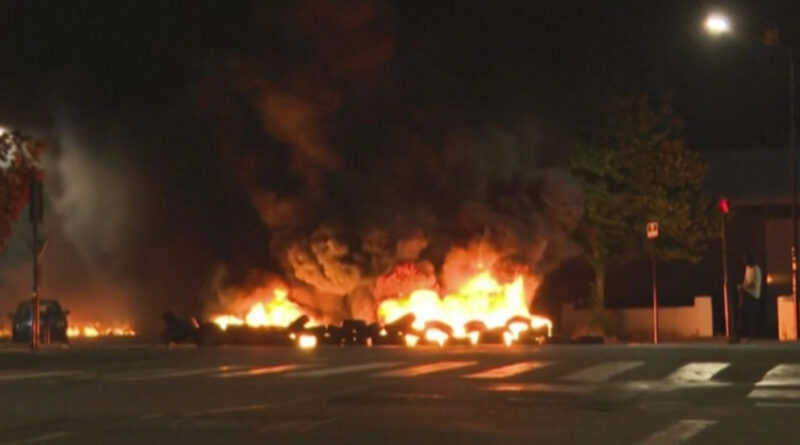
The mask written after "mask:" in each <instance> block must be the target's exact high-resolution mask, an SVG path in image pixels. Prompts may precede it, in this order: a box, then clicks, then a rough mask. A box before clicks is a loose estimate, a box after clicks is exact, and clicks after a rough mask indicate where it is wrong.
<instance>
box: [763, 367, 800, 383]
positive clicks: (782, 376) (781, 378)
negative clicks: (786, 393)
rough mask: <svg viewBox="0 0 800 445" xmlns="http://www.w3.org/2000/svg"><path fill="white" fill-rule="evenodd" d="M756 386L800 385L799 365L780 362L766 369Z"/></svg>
mask: <svg viewBox="0 0 800 445" xmlns="http://www.w3.org/2000/svg"><path fill="white" fill-rule="evenodd" d="M756 386H800V365H797V364H786V363H781V364H780V365H777V366H775V367H774V368H772V369H770V370H769V371H767V373H766V374H764V377H762V378H761V380H760V381H759V382H758V383H756Z"/></svg>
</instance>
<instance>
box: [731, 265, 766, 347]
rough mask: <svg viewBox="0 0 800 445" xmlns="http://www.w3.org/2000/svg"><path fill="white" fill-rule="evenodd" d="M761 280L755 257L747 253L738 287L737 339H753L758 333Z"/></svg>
mask: <svg viewBox="0 0 800 445" xmlns="http://www.w3.org/2000/svg"><path fill="white" fill-rule="evenodd" d="M761 280H762V275H761V268H760V267H758V264H756V256H755V255H753V254H752V253H748V254H747V255H745V268H744V281H742V284H740V285H739V286H738V289H739V314H738V315H739V316H738V317H737V318H738V319H737V321H736V327H737V329H736V334H737V336H738V337H739V338H741V337H750V338H753V337H755V336H756V335H757V333H758V318H759V307H760V301H761V300H760V298H761Z"/></svg>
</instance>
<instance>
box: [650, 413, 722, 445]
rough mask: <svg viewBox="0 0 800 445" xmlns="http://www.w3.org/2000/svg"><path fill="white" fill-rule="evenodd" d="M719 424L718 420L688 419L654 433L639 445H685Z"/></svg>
mask: <svg viewBox="0 0 800 445" xmlns="http://www.w3.org/2000/svg"><path fill="white" fill-rule="evenodd" d="M715 423H717V421H716V420H700V419H686V420H681V421H680V422H678V423H676V424H674V425H672V426H670V427H669V428H667V429H664V430H661V431H659V432H657V433H654V434H653V435H652V436H650V437H648V438H647V439H645V440H643V441H641V442H639V445H672V444H678V443H684V442H686V441H688V440H689V439H691V438H692V437H694V436H696V435H698V434H700V433H701V432H702V431H703V430H705V429H706V428H708V427H710V426H711V425H714V424H715Z"/></svg>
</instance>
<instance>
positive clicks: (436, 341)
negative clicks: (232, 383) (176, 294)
mask: <svg viewBox="0 0 800 445" xmlns="http://www.w3.org/2000/svg"><path fill="white" fill-rule="evenodd" d="M163 319H164V322H165V328H164V331H163V333H162V339H163V340H164V341H165V342H167V343H175V342H193V343H196V344H197V345H199V346H220V345H268V346H298V347H301V348H306V349H307V348H313V347H316V346H318V345H330V346H378V345H393V346H408V347H413V346H422V345H436V346H447V345H479V344H481V345H483V344H505V345H507V346H510V345H512V344H541V343H542V342H544V341H545V340H546V339H547V338H548V337H549V336H550V335H551V328H552V326H551V325H550V324H537V323H536V322H535V320H534V319H531V318H527V317H522V316H517V317H513V318H512V319H510V320H508V322H507V323H506V324H505V326H502V327H497V328H493V329H489V328H487V327H486V326H485V325H484V324H483V323H482V322H479V321H475V322H470V323H466V324H465V325H464V327H463V329H460V330H459V332H454V330H453V328H452V327H451V326H449V325H448V324H446V323H443V322H438V321H428V322H427V323H425V324H424V325H422V326H419V325H418V324H417V323H415V317H414V315H413V314H408V315H406V316H405V317H402V318H401V319H399V320H396V321H394V322H392V323H389V324H386V325H380V324H378V323H366V322H364V321H362V320H345V321H343V322H342V323H341V324H340V325H325V326H323V325H319V326H310V327H309V326H308V323H309V318H308V316H306V315H303V316H300V317H298V318H297V319H296V320H295V321H293V322H292V323H290V324H289V325H288V326H286V327H278V326H259V327H253V326H248V325H231V326H227V327H225V328H224V329H223V328H222V327H220V326H219V325H218V324H216V323H213V322H203V323H200V322H198V321H197V320H196V319H194V318H189V319H182V318H180V317H178V316H176V315H175V314H174V313H172V312H166V313H165V314H164V316H163Z"/></svg>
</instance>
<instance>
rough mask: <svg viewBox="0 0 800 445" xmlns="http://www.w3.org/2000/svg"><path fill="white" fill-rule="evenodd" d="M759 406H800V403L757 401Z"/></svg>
mask: <svg viewBox="0 0 800 445" xmlns="http://www.w3.org/2000/svg"><path fill="white" fill-rule="evenodd" d="M756 406H757V407H759V408H800V403H792V402H756Z"/></svg>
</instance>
